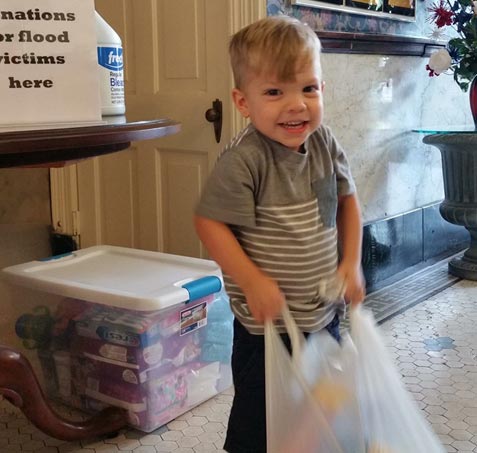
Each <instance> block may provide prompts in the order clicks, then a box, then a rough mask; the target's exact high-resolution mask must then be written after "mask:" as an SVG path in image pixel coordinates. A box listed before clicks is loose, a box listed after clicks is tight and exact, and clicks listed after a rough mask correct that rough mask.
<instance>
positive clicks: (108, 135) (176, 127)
mask: <svg viewBox="0 0 477 453" xmlns="http://www.w3.org/2000/svg"><path fill="white" fill-rule="evenodd" d="M103 120H104V121H102V122H100V123H99V124H98V125H93V126H78V127H65V128H59V129H54V128H53V127H54V125H52V128H51V129H38V130H23V131H18V130H17V131H8V132H1V130H0V168H7V167H19V166H37V165H39V166H47V167H55V166H62V165H65V163H67V162H68V161H76V160H79V159H86V158H88V157H93V156H101V155H103V154H109V153H113V152H117V151H121V150H123V149H126V148H128V147H129V145H130V144H131V142H133V141H139V140H150V139H154V138H159V137H164V136H166V135H170V134H175V133H177V132H179V131H180V123H177V122H176V121H173V120H170V119H167V118H164V119H154V120H146V121H129V122H128V120H127V119H126V117H104V118H103ZM25 127H27V126H25Z"/></svg>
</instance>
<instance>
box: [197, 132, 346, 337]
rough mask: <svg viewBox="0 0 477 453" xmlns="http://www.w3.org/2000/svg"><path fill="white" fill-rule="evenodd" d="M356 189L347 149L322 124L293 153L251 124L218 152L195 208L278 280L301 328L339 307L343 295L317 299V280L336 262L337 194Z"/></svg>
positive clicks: (232, 288)
mask: <svg viewBox="0 0 477 453" xmlns="http://www.w3.org/2000/svg"><path fill="white" fill-rule="evenodd" d="M354 191H355V186H354V182H353V179H352V176H351V173H350V170H349V166H348V162H347V159H346V156H345V154H344V152H343V150H342V148H341V147H340V146H339V144H338V143H337V141H336V140H335V138H334V137H333V135H332V134H331V132H330V130H329V128H327V127H326V126H321V127H319V128H318V129H317V131H316V132H315V133H313V134H312V135H311V136H310V137H309V139H308V140H307V141H306V142H305V144H304V149H303V153H298V152H293V151H290V150H289V149H288V148H286V147H284V146H283V145H281V144H279V143H277V142H275V141H273V140H270V139H269V138H268V137H265V136H264V135H263V134H261V133H260V132H258V131H257V130H256V129H255V128H254V127H253V126H252V125H250V126H248V127H247V128H246V129H245V130H244V131H242V132H241V133H240V134H239V135H238V136H237V137H236V138H235V139H234V140H232V142H231V143H230V144H229V146H227V148H226V149H225V150H224V152H223V153H222V154H221V156H220V158H219V159H218V161H217V164H216V166H215V168H214V170H213V172H212V174H211V176H210V177H209V180H208V181H207V184H206V187H205V188H204V191H203V193H202V196H201V200H200V202H199V205H198V207H197V211H196V212H197V214H198V215H200V216H203V217H207V218H210V219H213V220H216V221H219V222H223V223H226V224H227V225H228V226H229V227H230V228H231V230H232V232H233V233H234V235H235V236H236V238H237V240H238V241H239V243H240V245H241V246H242V248H243V249H244V251H245V252H246V253H247V255H248V256H249V257H250V258H251V259H252V261H253V262H254V263H255V264H256V265H257V266H258V267H260V268H261V269H262V270H263V271H265V272H266V273H267V274H268V275H269V276H271V277H272V278H274V279H275V280H276V281H277V282H278V285H279V286H280V289H281V290H282V292H283V293H284V294H285V297H286V300H287V303H288V305H289V307H290V310H291V312H292V314H293V316H294V318H295V320H296V322H297V324H298V326H299V327H300V329H301V330H302V331H304V332H314V331H317V330H320V329H322V328H323V327H325V326H326V325H327V324H328V323H329V322H330V321H331V320H332V319H333V317H334V316H335V313H336V312H337V311H341V310H342V309H343V301H327V300H324V299H322V298H321V297H320V295H319V286H320V281H321V280H323V279H327V278H331V277H333V275H334V274H335V272H336V267H337V264H338V250H337V231H336V209H337V204H338V195H346V194H351V193H353V192H354ZM224 279H225V286H226V290H227V293H228V295H229V297H230V302H231V307H232V311H233V312H234V315H235V316H236V318H237V319H238V320H239V321H240V322H241V323H242V324H243V325H244V326H245V327H246V328H247V330H248V331H249V332H250V333H253V334H263V326H262V325H259V324H257V323H255V321H254V319H253V317H252V315H251V313H250V311H249V309H248V306H247V304H246V301H245V297H244V295H243V293H242V291H241V289H240V288H239V287H238V286H237V285H236V284H235V283H234V282H233V281H232V280H231V279H230V278H229V277H228V276H227V275H224ZM277 324H278V326H279V330H280V331H283V327H282V326H281V323H280V322H278V323H277Z"/></svg>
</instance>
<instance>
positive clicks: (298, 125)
mask: <svg viewBox="0 0 477 453" xmlns="http://www.w3.org/2000/svg"><path fill="white" fill-rule="evenodd" d="M307 123H308V122H307V121H288V122H286V123H280V126H282V127H284V128H285V129H292V130H293V129H302V128H304V127H305V126H306V124H307Z"/></svg>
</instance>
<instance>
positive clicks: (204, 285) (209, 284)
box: [182, 275, 222, 303]
mask: <svg viewBox="0 0 477 453" xmlns="http://www.w3.org/2000/svg"><path fill="white" fill-rule="evenodd" d="M182 288H184V289H186V290H187V292H188V293H189V300H188V301H187V302H186V303H189V302H192V301H193V300H196V299H200V298H201V297H205V296H208V295H209V294H212V293H217V292H219V291H220V290H221V289H222V281H221V280H220V278H219V277H216V276H215V275H210V276H208V277H202V278H198V279H197V280H193V281H191V282H189V283H186V284H185V285H182Z"/></svg>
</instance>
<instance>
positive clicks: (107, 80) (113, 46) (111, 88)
mask: <svg viewBox="0 0 477 453" xmlns="http://www.w3.org/2000/svg"><path fill="white" fill-rule="evenodd" d="M95 17H96V36H97V42H98V45H97V48H98V64H99V86H100V94H101V114H102V115H103V116H108V115H124V113H125V112H126V106H125V103H124V64H123V46H122V43H121V38H120V37H119V35H118V34H117V33H116V32H115V31H114V30H113V28H112V27H111V26H110V25H109V24H108V23H107V22H106V21H105V20H104V19H103V18H102V17H101V16H100V15H99V14H98V13H97V12H96V11H95Z"/></svg>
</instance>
